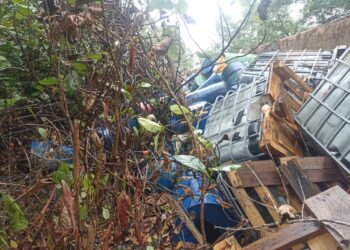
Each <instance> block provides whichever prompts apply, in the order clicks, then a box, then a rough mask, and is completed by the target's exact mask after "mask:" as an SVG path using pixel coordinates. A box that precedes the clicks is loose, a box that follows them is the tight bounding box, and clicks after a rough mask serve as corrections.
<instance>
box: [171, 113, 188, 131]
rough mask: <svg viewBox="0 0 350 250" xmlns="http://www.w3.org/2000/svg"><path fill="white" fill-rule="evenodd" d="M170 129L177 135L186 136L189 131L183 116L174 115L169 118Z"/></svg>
mask: <svg viewBox="0 0 350 250" xmlns="http://www.w3.org/2000/svg"><path fill="white" fill-rule="evenodd" d="M169 124H170V129H171V130H172V131H173V132H175V133H176V134H184V133H186V132H187V131H188V126H187V124H186V123H184V118H183V117H182V116H181V115H174V116H171V117H170V118H169Z"/></svg>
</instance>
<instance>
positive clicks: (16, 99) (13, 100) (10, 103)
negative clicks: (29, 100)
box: [5, 95, 22, 108]
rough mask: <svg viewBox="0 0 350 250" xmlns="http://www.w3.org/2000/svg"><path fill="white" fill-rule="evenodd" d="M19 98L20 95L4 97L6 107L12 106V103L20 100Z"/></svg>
mask: <svg viewBox="0 0 350 250" xmlns="http://www.w3.org/2000/svg"><path fill="white" fill-rule="evenodd" d="M21 99H22V97H21V96H19V95H15V96H14V97H12V98H9V99H6V100H5V104H6V107H8V108H11V107H13V105H15V104H16V102H18V101H19V100H21Z"/></svg>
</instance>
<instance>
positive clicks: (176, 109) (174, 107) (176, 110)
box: [170, 104, 191, 115]
mask: <svg viewBox="0 0 350 250" xmlns="http://www.w3.org/2000/svg"><path fill="white" fill-rule="evenodd" d="M180 108H181V109H182V111H183V112H184V114H190V113H191V111H190V110H189V109H188V108H186V107H184V106H182V105H180V106H179V105H177V104H174V105H171V106H170V110H171V112H173V113H174V114H176V115H182V114H183V113H182V111H181V109H180Z"/></svg>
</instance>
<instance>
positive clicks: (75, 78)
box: [64, 70, 82, 96]
mask: <svg viewBox="0 0 350 250" xmlns="http://www.w3.org/2000/svg"><path fill="white" fill-rule="evenodd" d="M81 83H82V79H81V77H80V76H79V75H78V73H77V72H75V71H74V70H71V71H70V72H69V73H68V74H67V75H66V77H65V79H64V90H65V91H66V92H67V94H68V95H70V96H72V95H74V94H75V92H76V90H77V86H78V85H80V84H81Z"/></svg>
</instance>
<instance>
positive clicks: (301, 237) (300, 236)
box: [243, 222, 324, 250]
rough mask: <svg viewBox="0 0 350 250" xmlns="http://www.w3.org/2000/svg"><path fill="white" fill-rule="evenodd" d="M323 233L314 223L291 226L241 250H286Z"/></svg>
mask: <svg viewBox="0 0 350 250" xmlns="http://www.w3.org/2000/svg"><path fill="white" fill-rule="evenodd" d="M323 232H324V228H323V227H321V226H319V225H318V224H316V223H314V222H303V223H296V224H291V225H289V226H288V227H285V228H282V229H280V230H279V231H278V232H276V233H274V234H273V235H269V236H267V237H265V238H262V239H260V240H258V241H256V242H254V243H252V244H250V245H248V246H246V247H244V248H243V250H255V249H256V250H264V249H265V250H277V249H288V248H289V247H292V246H294V245H297V244H299V243H303V242H305V241H307V240H309V239H311V238H313V237H315V236H317V235H320V234H322V233H323Z"/></svg>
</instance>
